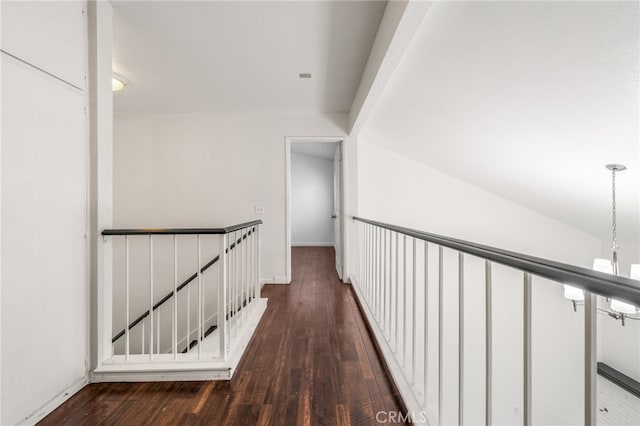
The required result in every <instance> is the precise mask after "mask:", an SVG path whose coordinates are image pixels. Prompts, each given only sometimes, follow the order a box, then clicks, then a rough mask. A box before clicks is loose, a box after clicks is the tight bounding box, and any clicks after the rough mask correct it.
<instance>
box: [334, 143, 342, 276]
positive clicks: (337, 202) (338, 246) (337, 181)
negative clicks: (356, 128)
mask: <svg viewBox="0 0 640 426" xmlns="http://www.w3.org/2000/svg"><path fill="white" fill-rule="evenodd" d="M341 171H342V144H338V147H337V148H336V152H335V154H334V156H333V216H332V219H333V244H334V247H335V250H336V271H338V276H339V277H340V279H342V229H341V227H342V205H341V198H342V191H341V188H342V176H341Z"/></svg>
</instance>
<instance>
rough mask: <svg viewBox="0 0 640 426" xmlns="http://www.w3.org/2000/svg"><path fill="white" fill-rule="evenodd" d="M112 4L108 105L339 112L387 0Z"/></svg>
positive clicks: (169, 109)
mask: <svg viewBox="0 0 640 426" xmlns="http://www.w3.org/2000/svg"><path fill="white" fill-rule="evenodd" d="M112 4H113V11H114V46H113V61H114V71H115V72H117V73H120V74H122V75H123V76H124V77H125V78H127V79H128V80H129V85H128V86H127V87H126V89H125V90H123V91H121V92H118V93H116V94H115V96H114V105H115V110H116V112H132V111H134V112H136V111H137V112H246V111H250V112H256V111H257V112H265V111H268V112H281V111H286V112H338V113H342V112H348V111H349V108H350V106H351V103H352V102H353V98H354V95H355V92H356V89H357V87H358V84H359V82H360V78H361V75H362V71H363V69H364V66H365V63H366V61H367V58H368V56H369V51H370V50H371V45H372V43H373V40H374V37H375V35H376V31H377V29H378V25H379V22H380V19H381V17H382V14H383V12H384V8H385V5H386V2H385V1H335V2H334V1H257V2H251V1H113V2H112ZM299 73H311V75H312V78H311V79H300V78H299Z"/></svg>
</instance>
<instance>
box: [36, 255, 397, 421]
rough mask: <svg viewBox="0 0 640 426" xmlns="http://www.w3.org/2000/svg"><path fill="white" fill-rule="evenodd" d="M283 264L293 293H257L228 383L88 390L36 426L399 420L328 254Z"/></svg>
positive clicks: (272, 289)
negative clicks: (259, 312)
mask: <svg viewBox="0 0 640 426" xmlns="http://www.w3.org/2000/svg"><path fill="white" fill-rule="evenodd" d="M292 258H293V259H292V263H293V282H292V284H291V285H290V286H287V285H266V286H265V287H264V289H263V291H262V296H263V297H267V298H268V299H269V303H268V308H267V311H266V313H265V314H264V317H263V318H262V321H261V323H260V325H259V326H258V330H257V332H256V333H255V335H254V337H253V339H252V340H251V343H250V344H249V347H248V348H247V351H246V353H245V355H244V357H243V359H242V361H241V363H240V366H239V367H238V370H237V371H236V374H235V375H234V378H233V380H231V381H230V382H224V381H217V382H159V383H99V384H92V385H89V386H87V387H85V388H84V389H83V390H82V391H80V392H79V393H78V394H76V395H75V396H73V397H72V398H71V399H69V400H68V401H67V402H66V403H65V404H64V405H62V406H61V407H59V408H58V409H56V410H55V411H54V412H53V413H51V414H50V415H49V416H47V417H46V418H45V419H44V420H43V421H42V422H41V423H40V424H42V425H61V424H65V425H79V424H86V425H97V424H105V425H107V424H115V425H138V424H153V425H157V424H176V425H177V424H206V425H254V424H259V425H349V424H351V425H373V424H376V423H377V422H376V413H377V412H383V411H384V412H389V411H394V412H398V411H399V410H400V405H399V403H398V400H397V399H396V397H395V395H394V391H393V389H392V386H391V384H390V382H389V380H388V379H387V376H386V374H385V372H384V370H383V367H382V365H381V363H380V361H379V359H378V356H377V353H376V351H375V349H374V346H373V343H372V340H371V337H370V336H369V334H368V332H367V328H366V325H365V323H364V322H363V319H362V316H361V315H360V312H359V310H358V307H357V305H356V301H355V299H354V295H353V293H352V290H351V287H350V286H349V285H346V284H342V283H341V282H340V281H339V280H338V277H337V275H336V272H335V266H334V258H333V249H332V248H328V247H305V248H298V247H296V248H294V249H293V255H292ZM379 418H380V419H387V416H385V415H381V416H380V417H379Z"/></svg>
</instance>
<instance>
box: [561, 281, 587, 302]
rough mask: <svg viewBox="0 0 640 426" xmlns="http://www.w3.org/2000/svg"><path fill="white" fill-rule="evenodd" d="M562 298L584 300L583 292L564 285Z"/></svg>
mask: <svg viewBox="0 0 640 426" xmlns="http://www.w3.org/2000/svg"><path fill="white" fill-rule="evenodd" d="M564 297H565V299H569V300H575V301H582V300H584V291H582V289H579V288H577V287H573V286H570V285H566V284H565V285H564Z"/></svg>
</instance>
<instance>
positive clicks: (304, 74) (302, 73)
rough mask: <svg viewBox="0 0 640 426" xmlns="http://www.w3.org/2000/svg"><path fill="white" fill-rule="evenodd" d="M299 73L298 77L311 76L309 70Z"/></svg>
mask: <svg viewBox="0 0 640 426" xmlns="http://www.w3.org/2000/svg"><path fill="white" fill-rule="evenodd" d="M299 75H300V78H311V73H310V72H301V73H300V74H299Z"/></svg>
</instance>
